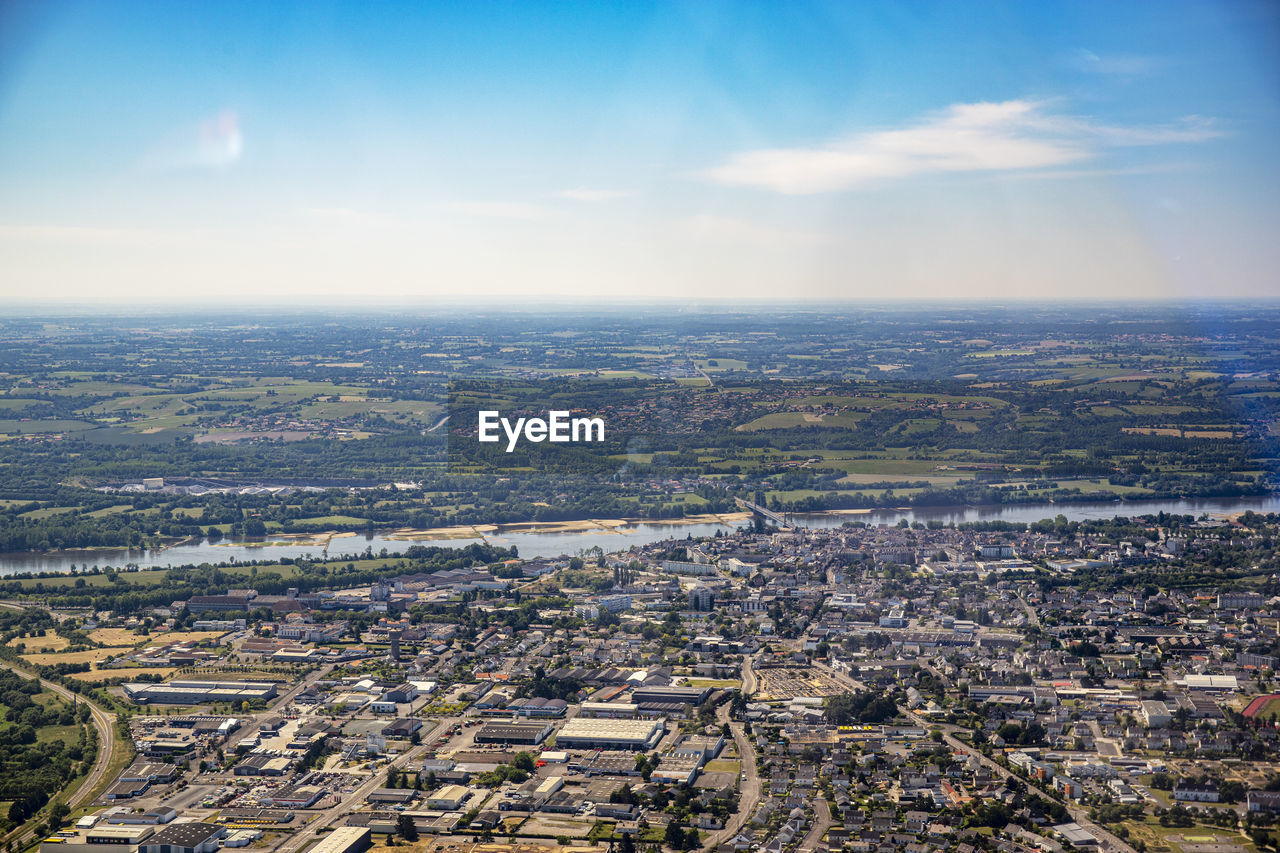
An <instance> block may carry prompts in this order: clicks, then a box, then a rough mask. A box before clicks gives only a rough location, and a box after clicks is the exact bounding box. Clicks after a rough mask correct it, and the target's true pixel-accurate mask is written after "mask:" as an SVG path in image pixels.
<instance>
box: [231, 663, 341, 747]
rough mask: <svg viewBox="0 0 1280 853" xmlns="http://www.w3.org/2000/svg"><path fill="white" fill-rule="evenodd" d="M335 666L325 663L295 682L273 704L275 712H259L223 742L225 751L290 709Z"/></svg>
mask: <svg viewBox="0 0 1280 853" xmlns="http://www.w3.org/2000/svg"><path fill="white" fill-rule="evenodd" d="M334 666H336V664H332V663H330V664H325V665H324V666H322V667H320V668H319V669H317V670H316V671H315V672H311V673H308V674H307V675H306V676H304V677H303V678H302V679H301V680H300V681H299V682H298V683H297V684H295V685H294V686H293V687H291V688H289V689H288V690H286V691H285V692H284V693H283V694H281V696H280V697H279V699H277V700H276V703H275V704H274V705H273V706H272V708H273V709H274V713H270V714H258V715H257V716H255V717H254V718H253V722H251V723H247V724H245V725H244V726H241V727H240V729H239V730H238V731H236V732H235V733H233V734H232V735H231V737H229V738H227V742H226V743H225V744H223V751H224V752H232V751H233V750H234V748H235V745H236V744H237V743H239V742H240V741H242V740H244V739H245V738H247V737H249V736H250V735H253V734H257V732H258V730H259V729H260V728H262V724H263V723H264V722H266V721H267V719H269V718H270V717H275V716H278V715H279V714H283V713H284V712H285V711H287V710H288V709H289V705H290V704H292V702H293V700H294V697H295V696H297V695H298V694H299V693H301V692H302V691H303V690H306V689H307V688H308V687H310V686H311V685H313V684H315V683H316V682H317V681H319V680H320V679H321V678H324V677H325V676H327V675H328V674H329V673H330V672H332V671H333V668H334Z"/></svg>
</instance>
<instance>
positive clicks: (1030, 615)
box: [1018, 593, 1040, 628]
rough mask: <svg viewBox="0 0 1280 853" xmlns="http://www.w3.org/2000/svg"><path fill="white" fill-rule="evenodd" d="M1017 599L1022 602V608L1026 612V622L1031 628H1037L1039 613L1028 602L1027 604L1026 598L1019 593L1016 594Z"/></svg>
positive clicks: (1038, 625)
mask: <svg viewBox="0 0 1280 853" xmlns="http://www.w3.org/2000/svg"><path fill="white" fill-rule="evenodd" d="M1018 601H1021V602H1022V609H1023V611H1025V612H1026V614H1027V624H1029V625H1030V626H1031V627H1032V628H1039V627H1040V616H1039V614H1037V613H1036V611H1035V608H1033V607H1032V606H1031V605H1030V604H1027V600H1026V599H1025V598H1023V597H1022V594H1021V593H1019V594H1018Z"/></svg>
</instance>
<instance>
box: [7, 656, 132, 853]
mask: <svg viewBox="0 0 1280 853" xmlns="http://www.w3.org/2000/svg"><path fill="white" fill-rule="evenodd" d="M0 666H3V667H5V668H6V669H10V670H12V671H14V672H16V673H18V674H19V675H21V676H22V677H24V678H35V677H36V676H35V675H34V674H33V673H30V672H28V671H26V670H25V669H22V668H20V667H17V666H14V665H13V664H11V663H9V662H7V661H0ZM40 684H41V685H43V686H44V688H45V689H46V690H50V691H52V692H53V693H56V694H57V695H58V696H60V697H62V698H63V699H65V700H67V701H68V702H74V703H77V704H82V705H85V706H87V707H88V708H89V716H90V719H92V720H93V726H94V728H96V729H97V730H98V754H97V756H95V758H94V760H93V767H91V768H90V769H89V776H88V778H86V779H85V780H84V782H83V784H81V785H80V787H79V788H78V789H77V790H76V792H75V793H74V794H72V795H71V798H70V799H68V800H67V805H68V806H69V807H70V808H71V810H72V811H74V810H76V809H78V808H79V807H80V806H82V805H84V804H85V803H87V802H88V801H89V799H90V797H91V796H92V794H93V792H94V789H95V788H97V787H98V785H99V784H101V783H102V780H103V778H104V777H105V776H106V774H107V768H108V767H109V766H110V765H111V759H112V758H113V757H114V756H115V752H116V716H115V714H108V713H107V712H106V711H104V710H102V709H101V708H99V707H98V706H97V705H96V704H95V703H93V702H90V701H89V700H88V699H86V698H85V697H83V696H78V695H76V694H75V693H72V692H71V691H70V690H68V689H67V688H65V687H63V686H62V685H61V684H55V683H54V682H52V681H45V680H44V679H43V678H41V679H40ZM28 824H30V822H28ZM14 833H18V834H17V835H16V836H15V835H13V834H11V835H10V836H9V840H14V841H16V842H17V845H16V846H18V847H21V846H22V845H23V844H24V843H26V841H27V840H28V839H29V838H31V837H32V836H34V835H35V827H34V826H30V825H28V826H27V828H26V829H23V828H22V827H19V828H18V829H15V830H14Z"/></svg>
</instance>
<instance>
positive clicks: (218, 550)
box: [0, 495, 1280, 577]
mask: <svg viewBox="0 0 1280 853" xmlns="http://www.w3.org/2000/svg"><path fill="white" fill-rule="evenodd" d="M1245 510H1253V511H1254V512H1280V495H1268V496H1266V497H1258V498H1229V499H1221V500H1215V499H1204V500H1165V501H1131V502H1128V503H1121V502H1116V501H1099V502H1091V503H1060V504H1049V503H1045V504H1013V505H994V506H978V507H922V508H917V509H901V510H898V509H889V510H875V511H872V512H870V513H866V514H858V515H848V514H828V513H809V514H802V515H797V516H795V521H796V522H797V523H800V524H803V525H804V526H806V527H811V528H825V527H839V526H840V525H841V524H843V523H845V522H846V521H865V522H867V523H868V524H897V523H898V522H899V521H900V520H902V519H906V520H907V521H908V522H915V521H921V522H929V521H942V522H956V523H961V522H966V521H1015V522H1024V523H1025V522H1031V521H1039V520H1040V519H1042V518H1054V517H1056V516H1058V515H1063V516H1066V518H1067V519H1068V520H1069V521H1085V520H1089V519H1101V518H1111V517H1113V516H1117V515H1126V516H1135V515H1146V514H1148V513H1157V512H1161V511H1163V512H1168V513H1174V514H1179V515H1197V516H1198V515H1201V514H1204V513H1209V514H1211V515H1224V514H1228V513H1239V512H1244V511H1245ZM717 530H722V531H725V532H726V533H727V532H730V531H731V530H732V525H729V524H724V523H716V522H710V523H708V522H698V523H687V524H686V523H680V522H667V523H648V522H637V523H635V524H629V525H626V526H624V527H617V528H613V529H612V530H588V531H575V532H570V533H563V532H558V533H548V532H541V533H539V532H529V531H520V532H502V531H499V532H496V533H489V534H486V535H485V536H484V539H483V541H485V542H489V543H491V544H493V545H501V546H503V547H510V546H512V545H515V546H517V547H518V548H519V549H520V556H522V557H557V556H561V555H566V554H567V555H573V554H577V553H579V552H580V551H585V550H589V549H591V548H595V547H597V546H598V547H600V548H603V549H604V550H605V551H625V550H626V549H628V548H630V547H631V546H633V545H647V544H649V543H651V542H658V541H661V540H663V539H669V538H672V537H679V538H681V539H683V538H684V537H686V536H693V537H694V538H697V537H701V536H713V535H715V532H716V531H717ZM479 541H482V540H481V539H479V538H475V539H438V540H432V539H425V540H414V541H412V542H409V541H405V540H403V539H391V538H389V537H387V536H381V535H377V534H361V535H358V536H355V537H350V536H348V537H341V538H335V539H333V540H332V541H331V542H330V544H329V546H328V553H329V555H330V556H338V555H350V556H353V557H354V556H357V555H359V554H362V553H363V552H364V551H365V550H366V549H368V548H372V549H373V552H374V553H375V554H377V553H379V552H380V551H382V549H384V548H385V549H386V550H387V551H388V552H389V553H394V552H396V551H404V550H405V549H406V548H409V547H410V546H412V545H438V546H442V547H446V548H458V547H464V546H466V545H469V544H471V543H473V542H479ZM324 553H325V548H324V546H322V545H315V544H299V543H290V544H283V545H282V544H270V545H263V544H262V543H261V542H246V541H228V540H223V541H221V542H218V543H216V544H215V543H211V542H209V541H208V540H205V541H202V542H198V543H196V542H191V543H183V544H180V545H174V546H171V547H168V548H160V549H155V550H132V551H131V550H72V551H44V552H19V553H8V554H0V577H3V576H6V575H13V574H20V573H24V572H57V573H66V572H71V571H73V570H74V568H73V567H75V568H81V569H84V568H92V567H93V566H99V567H101V568H106V567H107V566H115V567H116V568H123V567H125V566H130V567H133V566H137V567H139V568H167V567H169V566H185V565H193V564H196V565H198V564H200V563H221V562H230V561H232V560H235V561H237V562H247V561H250V560H275V559H279V558H280V557H319V556H322V555H323V554H324Z"/></svg>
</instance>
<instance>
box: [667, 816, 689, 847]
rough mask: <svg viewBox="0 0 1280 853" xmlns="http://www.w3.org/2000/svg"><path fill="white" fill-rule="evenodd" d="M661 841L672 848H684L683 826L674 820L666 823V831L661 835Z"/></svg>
mask: <svg viewBox="0 0 1280 853" xmlns="http://www.w3.org/2000/svg"><path fill="white" fill-rule="evenodd" d="M662 843H663V844H665V845H666V846H667V847H670V848H671V849H672V850H681V849H683V848H684V828H683V827H682V826H680V824H678V823H676V822H675V821H674V820H673V821H671V822H670V823H668V824H667V831H666V832H665V833H663V835H662Z"/></svg>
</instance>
